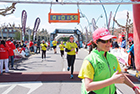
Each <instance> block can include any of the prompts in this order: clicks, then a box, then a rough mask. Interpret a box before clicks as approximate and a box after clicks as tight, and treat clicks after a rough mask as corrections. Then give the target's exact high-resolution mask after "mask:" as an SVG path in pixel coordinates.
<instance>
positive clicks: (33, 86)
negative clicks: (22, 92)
mask: <svg viewBox="0 0 140 94" xmlns="http://www.w3.org/2000/svg"><path fill="white" fill-rule="evenodd" d="M17 85H20V86H22V87H26V88H29V89H30V90H29V91H28V93H27V94H30V93H31V92H33V91H34V90H36V89H37V88H39V87H40V86H42V85H43V84H42V82H41V81H36V82H20V83H18V82H11V83H0V88H2V87H5V86H10V87H9V88H8V89H7V90H6V91H4V92H3V93H2V94H8V93H9V92H10V91H11V90H12V89H14V88H15V87H16V86H17Z"/></svg>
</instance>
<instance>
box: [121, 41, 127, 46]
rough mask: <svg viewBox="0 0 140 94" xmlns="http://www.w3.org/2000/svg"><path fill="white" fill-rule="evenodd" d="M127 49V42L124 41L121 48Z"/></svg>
mask: <svg viewBox="0 0 140 94" xmlns="http://www.w3.org/2000/svg"><path fill="white" fill-rule="evenodd" d="M125 47H126V40H123V41H122V44H121V48H125Z"/></svg>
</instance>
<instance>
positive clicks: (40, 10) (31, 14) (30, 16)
mask: <svg viewBox="0 0 140 94" xmlns="http://www.w3.org/2000/svg"><path fill="white" fill-rule="evenodd" d="M10 5H11V4H10V3H0V8H5V7H7V6H10ZM117 6H118V5H105V9H106V12H107V16H108V19H109V15H110V12H111V11H112V17H113V16H114V12H115V10H116V8H117ZM79 8H80V10H81V11H82V13H83V14H84V15H86V17H87V18H88V20H89V22H91V20H92V18H95V20H97V18H98V17H99V16H100V15H101V14H102V15H103V18H100V19H99V20H98V22H97V26H98V27H105V26H106V25H105V24H106V18H105V14H104V11H103V8H102V6H101V5H80V6H79ZM23 10H26V12H27V23H26V27H30V28H32V29H33V27H34V22H35V20H36V18H37V17H39V18H40V20H41V22H40V26H39V29H42V28H44V29H47V30H48V32H49V33H51V32H53V31H54V30H55V29H56V28H57V29H75V28H78V29H79V30H81V27H80V26H79V25H77V23H51V24H50V23H49V22H48V13H49V12H50V5H48V4H21V3H20V4H16V10H15V12H14V14H11V15H8V16H5V17H4V16H1V15H0V25H3V24H4V23H5V24H8V23H11V24H12V23H15V25H16V26H19V24H20V25H21V13H22V11H23ZM132 10H133V9H132V5H121V6H120V8H119V10H118V12H117V15H116V20H118V22H119V23H120V24H121V25H125V23H126V13H127V11H128V12H129V13H130V18H131V19H132V18H133V17H132V15H133V14H132V13H133V12H132ZM52 13H77V6H76V5H52ZM132 20H133V19H132ZM112 24H113V21H112V20H111V23H110V27H112ZM80 25H81V26H82V28H83V32H85V29H84V28H85V26H86V27H87V26H88V22H87V20H86V18H81V19H80ZM115 27H117V25H116V24H115Z"/></svg>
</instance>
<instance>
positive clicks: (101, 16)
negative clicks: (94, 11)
mask: <svg viewBox="0 0 140 94" xmlns="http://www.w3.org/2000/svg"><path fill="white" fill-rule="evenodd" d="M100 18H103V15H102V14H101V15H100V16H99V17H98V18H97V20H96V22H95V24H97V22H98V20H99V19H100Z"/></svg>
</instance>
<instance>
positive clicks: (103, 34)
mask: <svg viewBox="0 0 140 94" xmlns="http://www.w3.org/2000/svg"><path fill="white" fill-rule="evenodd" d="M92 37H93V41H94V42H95V43H96V41H97V40H98V39H101V40H109V39H111V38H117V37H116V36H114V35H111V34H110V32H109V30H108V29H106V28H99V29H96V30H95V31H94V32H93V36H92Z"/></svg>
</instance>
